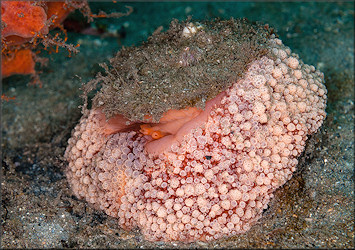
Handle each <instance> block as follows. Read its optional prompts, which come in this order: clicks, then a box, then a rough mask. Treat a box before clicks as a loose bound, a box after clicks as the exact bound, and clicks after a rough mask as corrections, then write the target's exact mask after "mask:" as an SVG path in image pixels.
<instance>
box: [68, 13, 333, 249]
mask: <svg viewBox="0 0 355 250" xmlns="http://www.w3.org/2000/svg"><path fill="white" fill-rule="evenodd" d="M104 68H105V69H106V74H105V75H102V74H99V75H98V76H97V77H96V78H95V79H94V80H92V81H90V82H89V83H88V84H87V86H86V88H87V90H91V89H93V88H94V87H95V84H97V83H101V84H102V87H101V90H100V91H99V92H98V93H97V94H96V96H95V97H94V98H93V107H92V108H91V109H90V110H86V111H85V114H84V115H83V117H82V118H81V120H80V123H79V124H78V125H77V126H76V127H75V129H74V130H73V133H72V137H71V138H70V139H69V141H68V144H69V145H68V147H67V150H66V152H65V157H66V159H67V160H68V163H69V164H68V168H67V178H68V181H69V183H70V186H71V187H72V190H73V191H74V193H75V195H76V196H77V197H79V198H81V199H85V200H86V201H87V202H89V203H90V204H92V205H94V206H95V207H96V208H98V209H101V210H103V211H105V213H107V214H108V215H111V216H113V217H117V218H118V223H119V225H121V226H122V227H123V228H126V229H131V228H134V227H138V228H140V229H141V232H142V233H143V234H144V236H145V238H146V239H148V240H151V241H184V242H191V241H196V240H201V241H209V240H213V239H218V238H220V237H224V236H232V235H236V234H240V233H244V232H246V231H248V230H249V229H250V228H251V226H252V225H253V224H254V223H255V222H256V221H257V220H258V219H259V218H260V217H261V216H262V212H263V209H265V208H267V205H268V202H269V201H270V199H271V198H272V196H273V194H272V193H273V192H274V191H275V190H276V189H277V188H279V187H280V186H282V185H283V184H284V183H285V182H286V181H287V180H289V179H290V178H291V177H292V173H293V172H294V171H295V170H296V166H297V163H298V161H297V157H298V156H299V155H300V154H301V153H302V151H303V150H304V147H305V143H306V140H307V137H308V136H309V135H310V134H312V133H315V132H316V131H317V129H318V128H319V127H320V126H321V124H322V122H323V120H324V119H325V117H326V113H325V107H326V99H327V97H326V93H327V90H326V88H325V86H324V84H323V83H324V76H323V73H321V72H319V71H318V70H316V69H315V67H313V66H309V65H307V64H305V63H303V61H302V60H301V59H300V58H299V56H298V55H296V54H294V53H291V50H290V48H288V47H286V46H285V45H283V43H282V41H281V40H280V39H278V38H277V36H276V35H275V34H274V33H273V31H272V29H270V28H269V27H268V26H267V25H261V24H250V23H249V22H247V21H246V20H243V19H241V20H234V19H231V20H228V21H221V20H214V21H205V22H199V23H198V22H191V21H185V22H180V23H179V22H177V21H173V22H172V24H171V26H170V29H169V30H167V31H165V32H161V31H160V30H157V31H156V32H154V34H153V35H152V36H151V37H150V38H149V39H148V41H147V42H145V43H143V44H142V45H141V46H139V47H128V48H123V49H122V50H120V51H119V52H118V53H117V55H116V56H115V57H114V58H113V59H112V60H111V61H110V66H106V65H104Z"/></svg>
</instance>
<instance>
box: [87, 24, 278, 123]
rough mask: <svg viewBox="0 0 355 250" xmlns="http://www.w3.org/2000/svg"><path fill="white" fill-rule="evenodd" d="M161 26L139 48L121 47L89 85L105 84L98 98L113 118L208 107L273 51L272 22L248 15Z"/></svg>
mask: <svg viewBox="0 0 355 250" xmlns="http://www.w3.org/2000/svg"><path fill="white" fill-rule="evenodd" d="M160 30H161V29H158V30H157V31H156V32H154V33H153V35H152V36H151V37H149V38H148V41H147V42H144V43H143V44H142V45H141V46H139V47H127V48H122V49H121V50H120V51H119V52H118V53H117V55H116V56H115V57H114V58H112V59H111V60H110V65H109V66H105V68H106V74H105V75H104V76H103V75H101V74H99V75H98V76H97V77H96V78H95V79H94V80H92V81H90V82H89V83H88V84H87V89H92V88H93V87H92V86H90V85H93V84H97V83H99V82H100V83H102V88H101V90H100V91H99V92H98V93H97V94H96V96H95V97H94V98H93V107H96V108H101V109H102V110H103V112H104V113H105V114H106V117H107V118H109V117H111V116H113V115H115V114H122V115H124V116H125V117H126V118H128V119H129V120H131V121H144V120H145V118H146V117H147V116H146V115H148V116H149V117H151V118H152V121H153V122H158V121H159V119H160V117H161V116H162V114H163V113H164V112H166V111H168V110H169V109H183V108H187V107H199V108H204V105H205V102H206V101H207V100H209V99H212V98H213V97H215V96H217V94H218V93H220V92H222V91H223V90H225V89H226V88H228V87H229V86H231V85H232V84H233V83H234V82H236V81H237V80H238V79H239V78H240V77H242V75H243V72H244V71H245V70H246V68H247V66H248V64H249V63H250V62H252V61H254V60H256V59H258V58H260V57H261V56H263V55H268V56H271V53H270V51H269V49H268V47H269V46H268V43H269V38H270V35H271V34H272V31H271V30H270V29H269V28H268V26H267V25H261V24H251V23H250V22H248V21H246V20H245V19H238V20H235V19H231V20H228V21H221V20H213V21H204V22H193V23H192V22H189V21H185V22H178V21H177V20H174V21H172V22H171V24H170V28H169V30H167V31H166V32H160Z"/></svg>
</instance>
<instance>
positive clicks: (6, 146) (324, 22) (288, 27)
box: [0, 2, 354, 248]
mask: <svg viewBox="0 0 355 250" xmlns="http://www.w3.org/2000/svg"><path fill="white" fill-rule="evenodd" d="M90 5H91V7H92V9H93V11H97V10H98V9H99V8H101V9H103V10H106V11H108V12H110V11H114V10H117V11H124V10H125V8H124V5H125V4H124V3H116V4H113V3H112V2H109V3H91V4H90ZM128 5H130V6H132V7H133V8H134V12H133V13H132V14H131V15H130V16H128V17H122V18H119V19H108V20H104V19H99V20H95V21H94V24H96V25H97V26H101V27H107V28H108V29H109V30H111V33H112V32H113V31H115V30H119V31H120V33H121V34H125V35H124V36H122V35H121V37H120V38H118V37H100V36H89V35H83V34H78V33H69V39H68V42H71V43H73V44H76V43H80V45H81V46H80V53H79V54H77V55H76V56H73V57H71V58H68V56H67V55H68V53H67V52H66V51H65V50H62V51H61V52H60V53H58V54H51V55H46V54H42V55H43V56H47V57H49V58H50V62H49V65H48V67H46V68H42V69H40V70H42V71H43V73H42V74H41V75H40V77H41V80H42V82H43V86H42V87H41V88H40V87H38V86H29V85H28V82H29V77H28V76H12V77H9V78H7V79H4V80H3V81H2V90H3V93H4V94H5V95H7V96H9V97H12V96H15V97H16V99H15V100H10V101H8V102H6V101H3V102H2V103H1V104H2V116H1V129H2V130H1V132H2V142H1V149H2V179H1V198H2V203H1V209H0V210H1V229H2V231H1V248H24V247H26V248H38V247H42V248H49V247H56V248H57V247H58V248H77V247H80V248H171V247H176V248H222V247H225V248H354V158H353V157H354V38H353V37H354V3H353V2H344V3H335V2H333V3H331V2H329V3H328V2H318V3H297V2H294V3H262V2H259V3H252V2H248V3H239V2H229V3H224V2H219V3H213V2H199V3H188V2H185V3H179V2H176V3H157V2H150V3H129V4H128ZM188 15H192V16H193V18H196V19H210V18H214V17H221V18H226V19H229V18H230V17H246V18H248V19H249V20H252V21H262V22H265V23H268V24H270V25H271V26H273V27H275V28H276V30H277V31H278V34H279V36H280V38H281V39H282V41H283V42H284V44H286V45H287V46H289V47H290V48H291V49H292V51H293V52H296V53H298V54H299V55H300V58H301V59H303V61H304V62H305V63H307V64H312V65H315V66H316V67H317V68H318V69H320V70H321V71H323V72H324V74H325V80H326V86H327V89H328V103H327V113H328V116H327V119H326V120H325V122H324V124H323V126H322V127H321V128H320V130H319V131H318V133H317V134H315V135H313V136H311V137H310V139H309V140H308V143H307V147H306V150H305V152H304V153H303V154H302V155H301V156H300V158H299V164H298V169H297V171H296V172H295V173H294V176H293V178H292V179H291V180H290V181H288V182H287V183H286V184H285V185H284V186H283V187H282V188H280V189H279V190H277V191H276V193H275V197H274V199H272V201H271V202H270V203H269V208H268V209H266V210H265V211H264V214H263V217H262V219H260V220H259V221H258V223H257V224H256V225H254V226H253V227H252V229H251V230H250V231H249V232H247V233H246V234H244V235H238V236H235V237H232V238H227V239H220V240H217V241H212V242H209V243H203V242H195V243H191V244H183V243H177V242H175V243H163V242H148V241H146V240H144V238H143V236H142V234H141V233H140V232H139V231H138V230H133V231H130V232H127V231H124V230H123V229H121V228H120V227H119V226H118V223H117V219H115V218H112V217H109V216H107V215H106V214H104V213H103V212H101V211H96V210H94V209H92V208H91V207H90V206H89V205H88V203H86V202H85V201H83V200H78V199H77V198H76V197H75V196H74V195H73V193H72V192H71V190H70V188H69V185H68V183H67V181H66V178H65V174H64V170H65V167H66V163H65V161H64V159H63V153H64V150H65V148H66V145H67V140H68V138H69V137H70V132H71V130H72V129H73V127H74V126H75V124H76V123H77V122H78V120H79V119H80V116H81V113H80V110H79V109H78V105H80V104H81V99H80V98H79V95H80V93H81V92H80V90H79V87H80V81H79V80H78V77H76V75H77V76H79V77H81V79H82V81H83V82H86V81H88V80H89V79H91V78H92V77H93V76H94V75H95V74H96V73H97V72H98V71H100V70H101V69H100V67H99V65H98V64H99V63H101V62H104V61H107V59H108V58H110V57H112V56H113V55H114V54H115V52H116V51H117V50H119V49H120V47H121V46H122V45H125V46H129V45H132V44H139V43H140V42H141V41H143V40H145V39H146V38H147V37H148V36H149V35H150V34H151V33H152V32H153V31H154V30H155V29H156V28H157V27H159V26H160V25H163V26H164V27H165V28H167V27H168V25H169V23H170V21H171V20H172V18H178V19H180V20H184V19H186V17H187V16H188ZM77 16H79V17H80V15H77ZM94 24H93V25H94Z"/></svg>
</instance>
